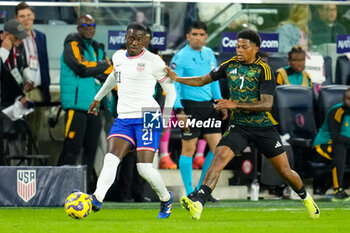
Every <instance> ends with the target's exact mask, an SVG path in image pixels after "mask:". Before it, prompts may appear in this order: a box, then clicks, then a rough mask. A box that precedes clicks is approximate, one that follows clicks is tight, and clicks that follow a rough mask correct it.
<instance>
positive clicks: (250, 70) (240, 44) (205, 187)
mask: <svg viewBox="0 0 350 233" xmlns="http://www.w3.org/2000/svg"><path fill="white" fill-rule="evenodd" d="M260 45H261V38H260V36H259V34H258V33H256V32H254V31H252V30H249V29H246V30H243V31H240V32H239V33H238V34H237V47H236V53H237V56H235V57H233V58H231V59H230V60H228V61H226V62H224V63H222V64H221V65H220V66H219V67H217V68H215V69H214V70H212V71H211V72H210V73H208V74H205V75H202V76H198V77H192V78H190V77H183V78H179V77H178V76H177V75H176V73H175V72H174V71H172V70H171V69H170V68H167V70H168V75H169V77H170V78H171V79H172V80H174V81H176V82H180V83H183V84H186V85H190V86H204V85H206V84H209V83H212V82H214V81H216V80H218V79H228V80H229V87H230V99H229V100H227V99H221V100H218V101H217V103H216V105H215V109H223V108H225V109H230V110H231V111H232V112H231V115H230V116H231V118H230V127H229V129H228V130H227V131H226V132H225V134H224V136H223V138H222V139H221V140H220V142H219V144H218V146H217V147H216V149H215V156H214V159H213V161H212V163H211V165H210V167H209V169H208V171H207V174H206V175H205V178H204V180H203V184H202V185H201V187H200V189H199V191H198V192H197V195H196V196H195V197H194V198H189V197H186V196H183V197H182V198H181V206H182V207H183V208H184V209H185V210H186V211H188V212H189V213H190V215H191V217H192V219H196V220H198V219H200V217H201V213H202V211H203V206H204V204H205V203H206V201H207V200H208V199H209V197H210V195H211V193H212V191H213V190H214V188H215V186H216V183H217V181H218V179H219V176H220V173H221V171H222V170H223V168H224V167H225V166H226V165H227V164H228V162H229V161H230V160H231V159H232V158H233V157H234V156H236V155H239V154H241V152H242V151H243V150H244V149H245V148H246V147H247V146H248V145H249V144H250V143H253V144H254V145H255V146H256V147H257V148H258V150H259V151H260V152H261V153H262V154H263V155H264V156H266V157H267V158H268V160H269V162H270V163H271V164H272V167H274V168H275V170H276V171H277V173H278V174H279V175H280V176H281V177H283V178H284V179H285V180H286V182H287V183H288V184H289V185H290V186H291V188H292V189H293V190H294V191H295V192H296V193H297V194H298V195H299V197H300V198H301V200H302V201H303V203H304V205H305V207H306V209H307V211H308V213H309V215H310V217H311V218H313V219H317V218H319V217H320V210H319V208H318V207H317V205H316V203H315V202H314V201H313V199H312V197H311V196H310V194H308V193H307V191H306V190H305V187H304V185H303V182H302V180H301V179H300V177H299V175H298V174H297V173H296V172H295V171H293V170H291V168H290V166H289V162H288V159H287V154H286V152H285V150H284V148H283V145H282V141H281V138H280V136H279V134H278V132H277V130H276V128H275V127H273V125H275V124H276V121H275V120H274V119H273V118H272V117H271V113H270V112H269V111H271V109H272V105H273V100H274V94H275V87H276V81H275V77H274V75H273V73H272V72H271V69H270V67H269V66H268V65H267V64H266V63H264V62H263V61H261V59H260V58H259V57H257V56H256V53H257V52H258V50H259V48H260Z"/></svg>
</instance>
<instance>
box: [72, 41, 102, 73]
mask: <svg viewBox="0 0 350 233" xmlns="http://www.w3.org/2000/svg"><path fill="white" fill-rule="evenodd" d="M71 45H72V50H73V55H74V57H75V58H76V59H77V60H78V62H79V63H80V64H83V65H84V66H86V67H96V66H97V63H96V62H94V61H92V62H89V61H84V62H82V61H81V55H80V50H79V48H78V42H76V41H72V43H71Z"/></svg>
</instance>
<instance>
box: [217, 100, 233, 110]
mask: <svg viewBox="0 0 350 233" xmlns="http://www.w3.org/2000/svg"><path fill="white" fill-rule="evenodd" d="M215 102H216V104H215V105H214V108H215V109H218V110H221V109H236V108H237V102H233V101H231V100H227V99H219V100H216V101H215Z"/></svg>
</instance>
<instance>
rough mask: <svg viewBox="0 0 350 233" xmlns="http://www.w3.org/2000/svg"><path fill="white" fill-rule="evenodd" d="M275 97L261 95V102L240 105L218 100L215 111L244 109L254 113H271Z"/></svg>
mask: <svg viewBox="0 0 350 233" xmlns="http://www.w3.org/2000/svg"><path fill="white" fill-rule="evenodd" d="M273 99H274V97H273V95H269V94H261V95H260V100H259V101H257V102H254V103H239V102H235V101H231V100H227V99H220V100H217V101H216V102H217V104H216V105H215V109H242V110H245V111H253V112H269V111H271V109H272V105H273Z"/></svg>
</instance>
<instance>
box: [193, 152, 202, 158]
mask: <svg viewBox="0 0 350 233" xmlns="http://www.w3.org/2000/svg"><path fill="white" fill-rule="evenodd" d="M201 156H204V154H203V153H196V154H195V155H194V157H195V158H198V157H201Z"/></svg>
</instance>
